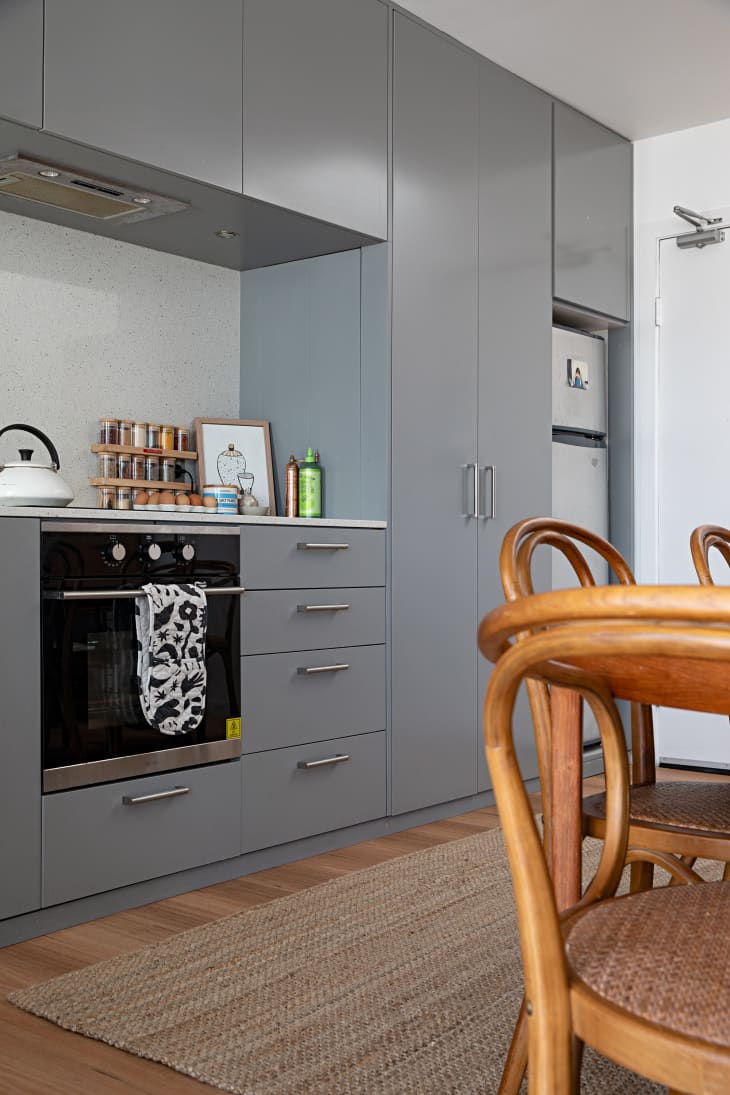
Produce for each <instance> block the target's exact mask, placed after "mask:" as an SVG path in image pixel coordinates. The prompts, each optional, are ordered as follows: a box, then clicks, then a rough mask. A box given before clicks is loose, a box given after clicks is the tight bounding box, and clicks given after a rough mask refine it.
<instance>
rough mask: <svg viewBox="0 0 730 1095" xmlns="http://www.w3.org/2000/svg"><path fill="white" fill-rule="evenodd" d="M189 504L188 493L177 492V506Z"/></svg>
mask: <svg viewBox="0 0 730 1095" xmlns="http://www.w3.org/2000/svg"><path fill="white" fill-rule="evenodd" d="M187 504H188V496H187V494H176V495H175V505H176V506H187Z"/></svg>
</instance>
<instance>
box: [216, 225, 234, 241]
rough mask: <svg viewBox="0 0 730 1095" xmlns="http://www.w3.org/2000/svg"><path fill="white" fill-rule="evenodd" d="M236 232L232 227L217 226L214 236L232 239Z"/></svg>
mask: <svg viewBox="0 0 730 1095" xmlns="http://www.w3.org/2000/svg"><path fill="white" fill-rule="evenodd" d="M237 235H238V232H234V230H233V229H232V228H219V229H218V231H217V232H216V236H220V238H221V239H222V240H234V239H235V238H236V236H237Z"/></svg>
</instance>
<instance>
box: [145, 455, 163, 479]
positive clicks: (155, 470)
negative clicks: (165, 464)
mask: <svg viewBox="0 0 730 1095" xmlns="http://www.w3.org/2000/svg"><path fill="white" fill-rule="evenodd" d="M144 477H145V479H151V480H154V481H156V482H159V479H160V458H159V456H145V458H144Z"/></svg>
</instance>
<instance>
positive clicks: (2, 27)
mask: <svg viewBox="0 0 730 1095" xmlns="http://www.w3.org/2000/svg"><path fill="white" fill-rule="evenodd" d="M0 117H3V118H12V119H13V121H16V122H23V124H24V125H30V126H34V127H35V128H37V129H40V127H41V126H42V125H43V0H3V3H2V4H0Z"/></svg>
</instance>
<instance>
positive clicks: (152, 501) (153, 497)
mask: <svg viewBox="0 0 730 1095" xmlns="http://www.w3.org/2000/svg"><path fill="white" fill-rule="evenodd" d="M159 504H160V492H159V491H158V490H151V491H150V493H149V495H148V497H147V505H148V506H159Z"/></svg>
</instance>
